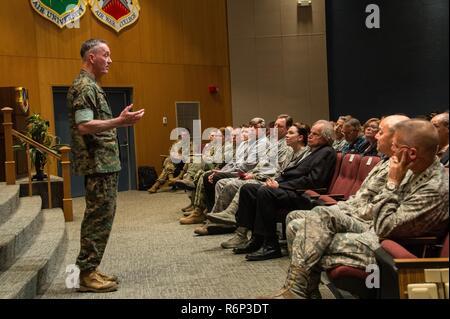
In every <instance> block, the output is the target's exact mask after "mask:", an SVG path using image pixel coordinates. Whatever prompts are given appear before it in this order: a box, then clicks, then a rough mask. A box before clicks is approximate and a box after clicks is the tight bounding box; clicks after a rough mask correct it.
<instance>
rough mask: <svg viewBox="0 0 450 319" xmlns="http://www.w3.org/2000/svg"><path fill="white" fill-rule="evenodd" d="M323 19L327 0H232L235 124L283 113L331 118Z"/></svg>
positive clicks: (306, 120)
mask: <svg viewBox="0 0 450 319" xmlns="http://www.w3.org/2000/svg"><path fill="white" fill-rule="evenodd" d="M337 2H339V1H337ZM325 18H326V16H325V0H313V1H312V5H311V6H309V7H300V6H298V5H297V0H228V30H229V46H230V71H231V85H232V87H231V90H232V92H233V94H232V105H233V122H234V123H235V124H241V123H244V122H247V121H248V120H249V119H250V118H252V117H255V116H260V117H263V118H265V119H266V121H267V122H269V121H272V120H275V118H276V116H277V115H278V114H280V113H287V114H290V115H291V116H292V117H293V118H294V120H295V121H299V122H304V123H308V124H312V123H313V122H315V121H317V120H318V119H328V114H329V106H328V77H327V49H326V25H325Z"/></svg>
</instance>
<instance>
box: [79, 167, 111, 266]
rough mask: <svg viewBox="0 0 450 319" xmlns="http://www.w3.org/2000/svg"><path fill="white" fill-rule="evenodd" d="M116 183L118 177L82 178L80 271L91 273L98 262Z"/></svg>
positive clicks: (101, 255)
mask: <svg viewBox="0 0 450 319" xmlns="http://www.w3.org/2000/svg"><path fill="white" fill-rule="evenodd" d="M117 181H118V173H109V174H94V175H88V176H85V186H86V197H85V199H86V210H85V212H84V218H83V221H82V223H81V236H80V254H79V255H78V258H77V261H76V264H77V266H78V267H79V268H80V270H81V271H84V270H94V269H95V268H97V267H98V265H100V262H101V261H102V257H103V253H104V252H105V248H106V244H107V242H108V238H109V234H110V232H111V228H112V224H113V220H114V215H115V213H116V197H117Z"/></svg>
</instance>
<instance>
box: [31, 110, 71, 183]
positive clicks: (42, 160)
mask: <svg viewBox="0 0 450 319" xmlns="http://www.w3.org/2000/svg"><path fill="white" fill-rule="evenodd" d="M27 122H28V125H27V131H26V133H27V136H28V137H30V138H31V139H33V140H34V141H36V142H38V143H39V144H41V145H44V146H46V147H48V148H50V149H52V150H56V151H57V150H58V149H59V148H60V147H61V146H63V145H61V144H58V143H56V142H57V140H58V138H57V137H56V136H53V135H51V134H50V133H49V131H48V130H49V127H50V122H49V121H47V120H45V119H43V118H42V117H41V116H40V114H36V113H35V114H32V115H31V116H30V117H29V118H28V120H27ZM30 159H31V162H32V163H33V165H34V168H35V169H36V175H34V176H33V177H32V179H33V180H38V181H42V180H44V178H46V177H47V176H46V175H45V174H44V167H45V164H46V163H47V154H46V153H44V152H41V151H40V150H38V149H37V148H35V147H34V146H32V145H30Z"/></svg>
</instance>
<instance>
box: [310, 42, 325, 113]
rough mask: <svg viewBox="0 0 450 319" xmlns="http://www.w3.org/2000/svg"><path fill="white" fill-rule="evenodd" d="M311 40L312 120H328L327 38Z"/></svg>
mask: <svg viewBox="0 0 450 319" xmlns="http://www.w3.org/2000/svg"><path fill="white" fill-rule="evenodd" d="M309 39H310V52H311V53H310V57H311V63H310V64H309V68H310V70H309V74H310V80H309V84H310V92H311V118H312V119H315V120H317V119H328V117H329V108H328V103H329V101H328V74H327V49H326V40H325V36H311V37H309Z"/></svg>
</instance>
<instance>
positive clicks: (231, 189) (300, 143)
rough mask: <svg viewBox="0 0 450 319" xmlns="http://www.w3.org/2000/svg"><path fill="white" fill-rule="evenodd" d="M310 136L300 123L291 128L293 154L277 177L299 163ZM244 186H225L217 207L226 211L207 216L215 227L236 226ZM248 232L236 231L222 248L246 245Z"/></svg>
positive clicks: (287, 140) (288, 142) (230, 184)
mask: <svg viewBox="0 0 450 319" xmlns="http://www.w3.org/2000/svg"><path fill="white" fill-rule="evenodd" d="M308 134H309V127H305V126H304V125H302V124H300V123H295V124H294V125H293V126H291V127H290V128H289V130H288V133H287V135H286V143H287V145H288V146H289V147H290V148H292V152H290V154H289V156H288V158H286V160H285V161H284V162H283V163H281V165H280V167H279V170H278V172H277V174H276V176H275V177H278V176H279V175H280V173H281V172H282V171H283V170H284V169H286V168H287V167H288V166H289V165H295V164H296V163H297V161H298V160H299V158H300V157H301V156H302V155H303V153H304V152H305V151H306V143H307V140H308ZM250 181H251V180H250ZM250 181H247V182H250ZM255 181H256V180H255ZM255 181H254V182H255ZM219 183H220V182H219ZM259 183H260V184H263V183H264V182H262V181H259ZM244 184H245V181H241V185H235V184H234V183H229V184H227V185H226V186H225V188H224V189H223V193H222V194H221V196H219V198H218V200H217V201H216V205H217V206H219V208H218V209H220V208H221V207H225V209H224V210H223V211H219V212H214V211H213V212H212V213H210V214H208V215H207V218H208V219H209V220H211V221H213V222H214V223H215V224H213V225H214V226H213V227H215V228H218V227H219V226H220V225H222V227H226V226H227V225H230V224H232V225H235V224H236V217H235V215H236V212H237V209H238V207H239V189H240V187H241V186H242V185H244ZM229 194H231V195H233V196H234V197H233V198H232V200H231V203H230V204H229V205H228V206H226V205H227V202H228V201H226V199H224V198H223V197H226V196H227V195H229ZM230 197H231V196H230ZM221 204H222V205H221ZM215 207H216V206H215ZM248 231H249V230H248V229H247V228H245V227H239V228H238V229H237V230H236V234H235V236H234V237H232V238H230V239H229V240H227V241H225V242H223V243H222V244H221V246H222V248H225V249H229V248H235V247H237V246H239V245H241V244H244V243H245V242H247V241H248V237H247V236H248Z"/></svg>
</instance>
